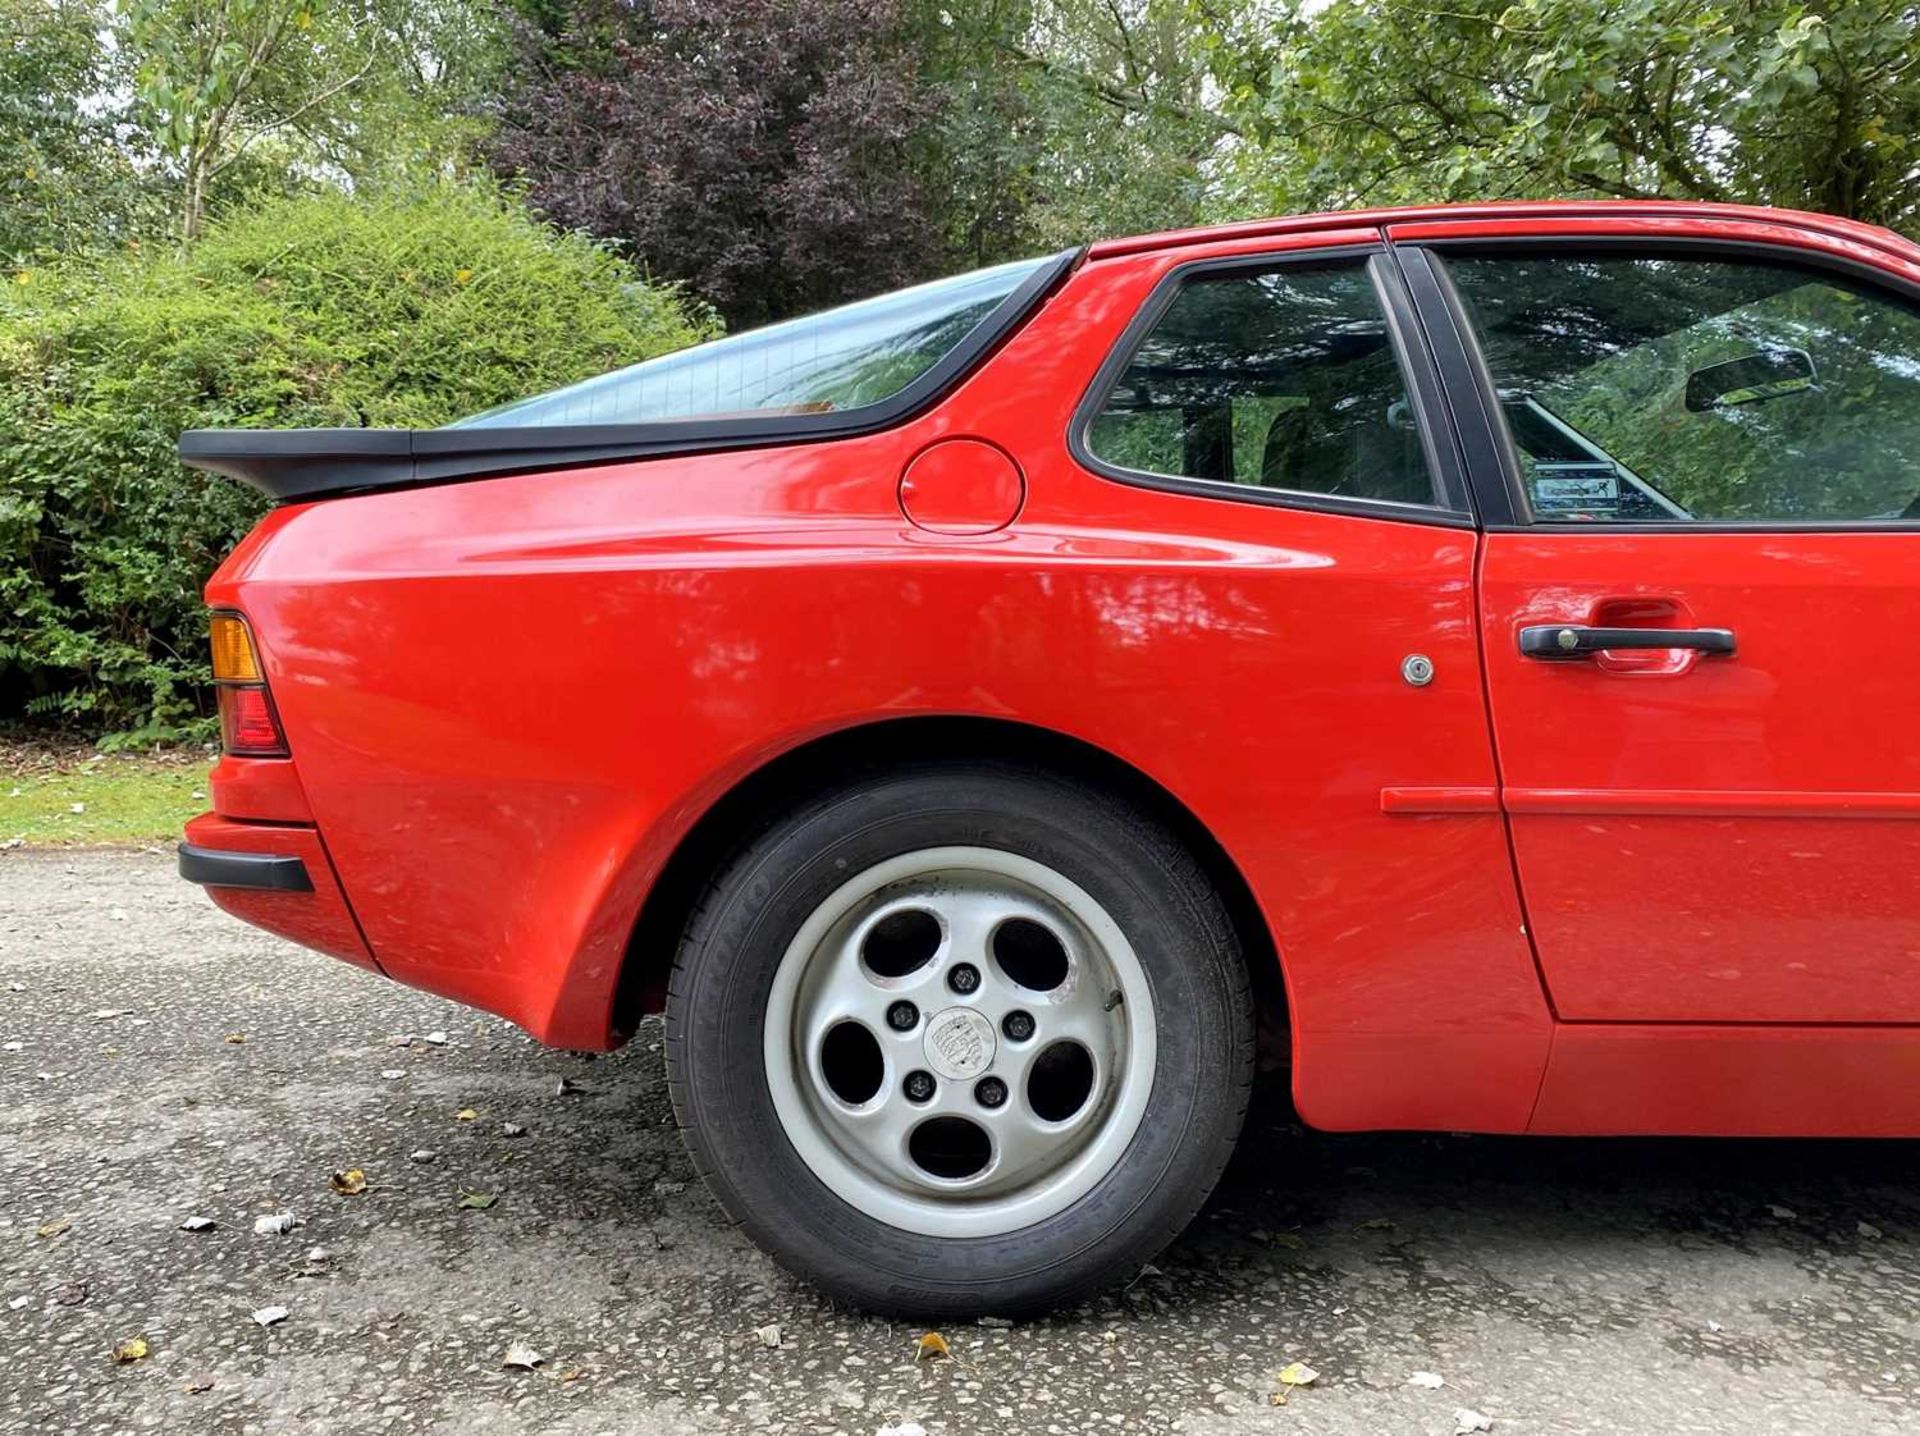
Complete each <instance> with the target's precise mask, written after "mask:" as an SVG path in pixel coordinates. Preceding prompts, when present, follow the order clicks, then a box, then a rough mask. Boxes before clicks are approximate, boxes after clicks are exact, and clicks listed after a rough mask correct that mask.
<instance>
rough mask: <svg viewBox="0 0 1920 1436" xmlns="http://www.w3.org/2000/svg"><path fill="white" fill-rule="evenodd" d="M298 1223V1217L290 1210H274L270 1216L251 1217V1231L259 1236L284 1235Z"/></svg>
mask: <svg viewBox="0 0 1920 1436" xmlns="http://www.w3.org/2000/svg"><path fill="white" fill-rule="evenodd" d="M299 1225H300V1218H298V1217H296V1216H295V1215H294V1214H293V1213H292V1212H275V1213H273V1215H271V1216H266V1217H255V1218H254V1219H253V1233H254V1235H255V1236H261V1237H279V1236H285V1235H286V1234H287V1233H288V1232H290V1231H292V1230H293V1229H294V1228H295V1227H297V1226H299Z"/></svg>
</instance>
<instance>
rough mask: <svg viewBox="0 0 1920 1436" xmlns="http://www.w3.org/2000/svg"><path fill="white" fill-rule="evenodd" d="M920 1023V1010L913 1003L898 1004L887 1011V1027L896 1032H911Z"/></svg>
mask: <svg viewBox="0 0 1920 1436" xmlns="http://www.w3.org/2000/svg"><path fill="white" fill-rule="evenodd" d="M919 1023H920V1009H919V1008H917V1007H915V1006H914V1005H913V1004H912V1003H911V1002H896V1003H894V1004H893V1006H891V1007H889V1008H888V1009H887V1026H889V1027H891V1028H892V1029H893V1030H894V1031H895V1032H911V1031H913V1029H914V1028H915V1027H917V1026H918V1025H919Z"/></svg>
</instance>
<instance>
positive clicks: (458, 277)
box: [453, 269, 473, 284]
mask: <svg viewBox="0 0 1920 1436" xmlns="http://www.w3.org/2000/svg"><path fill="white" fill-rule="evenodd" d="M472 278H473V271H472V270H471V269H456V270H454V272H453V282H454V283H455V284H465V283H466V282H467V281H468V280H469V279H472Z"/></svg>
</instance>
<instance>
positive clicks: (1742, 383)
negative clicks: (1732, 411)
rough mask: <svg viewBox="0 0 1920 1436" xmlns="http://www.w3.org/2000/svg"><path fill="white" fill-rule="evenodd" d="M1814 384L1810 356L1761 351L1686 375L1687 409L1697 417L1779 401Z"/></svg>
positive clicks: (1801, 351) (1780, 350) (1801, 352)
mask: <svg viewBox="0 0 1920 1436" xmlns="http://www.w3.org/2000/svg"><path fill="white" fill-rule="evenodd" d="M1813 381H1814V373H1813V356H1812V355H1811V354H1809V353H1807V351H1806V350H1804V349H1788V348H1784V347H1782V348H1778V349H1763V350H1759V351H1758V352H1756V353H1753V354H1744V355H1742V356H1741V357H1740V358H1738V359H1728V360H1725V361H1723V362H1722V363H1719V364H1709V365H1707V366H1706V367H1705V368H1704V369H1695V370H1694V371H1693V372H1692V373H1691V374H1689V375H1687V409H1688V411H1689V412H1691V413H1695V414H1699V413H1704V412H1705V411H1706V410H1708V409H1726V408H1730V407H1732V406H1733V405H1735V404H1755V403H1758V402H1759V401H1760V400H1762V399H1778V398H1781V397H1782V396H1784V395H1787V394H1798V393H1800V392H1801V391H1802V390H1804V389H1811V388H1812V387H1813Z"/></svg>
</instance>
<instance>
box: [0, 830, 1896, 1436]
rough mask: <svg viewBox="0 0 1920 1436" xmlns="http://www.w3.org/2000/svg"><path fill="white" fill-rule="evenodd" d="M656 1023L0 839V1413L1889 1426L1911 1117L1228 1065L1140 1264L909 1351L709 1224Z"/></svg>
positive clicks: (279, 1423) (906, 1332) (167, 880)
mask: <svg viewBox="0 0 1920 1436" xmlns="http://www.w3.org/2000/svg"><path fill="white" fill-rule="evenodd" d="M429 1034H432V1035H435V1036H439V1035H442V1034H444V1042H443V1043H435V1042H431V1041H428V1040H427V1039H428V1036H429ZM409 1035H410V1036H411V1038H412V1042H411V1045H406V1046H401V1045H396V1042H395V1039H396V1038H400V1037H405V1036H409ZM242 1039H244V1040H242ZM659 1044H660V1034H659V1028H658V1026H657V1024H649V1025H648V1026H646V1027H645V1028H643V1029H642V1031H641V1034H640V1037H639V1038H638V1040H637V1041H635V1042H634V1043H633V1044H632V1046H631V1047H630V1048H629V1049H628V1050H627V1051H625V1052H622V1053H620V1054H618V1055H616V1056H613V1057H602V1058H600V1059H598V1060H590V1059H587V1058H583V1057H580V1056H574V1055H569V1054H565V1053H559V1052H549V1051H544V1050H542V1049H540V1048H539V1047H536V1046H535V1045H534V1044H533V1043H531V1042H530V1041H528V1040H527V1039H526V1038H525V1037H524V1036H522V1035H521V1034H520V1033H518V1032H517V1031H515V1030H514V1029H513V1028H511V1027H509V1026H508V1025H507V1024H505V1023H503V1022H500V1021H498V1020H496V1019H494V1018H490V1017H485V1016H481V1015H479V1014H477V1013H473V1012H469V1011H465V1010H462V1009H459V1008H456V1007H453V1006H451V1005H449V1004H447V1003H444V1002H441V1001H439V1000H437V999H434V998H431V997H426V996H424V995H421V994H418V993H412V992H407V991H404V990H402V989H401V988H398V987H395V986H392V985H391V984H389V983H386V982H384V981H382V980H380V979H378V978H375V977H373V976H371V975H369V974H365V973H361V972H358V971H356V970H354V969H351V968H349V967H346V966H345V965H342V964H339V963H336V962H333V961H331V960H329V959H327V958H324V957H320V956H317V955H314V954H311V953H306V952H302V951H299V950H297V949H294V948H292V947H289V946H286V945H285V944H283V943H280V942H278V941H276V940H275V939H272V938H269V937H266V936H265V935H263V934H260V933H256V932H253V931H251V930H249V929H247V928H245V927H243V926H241V925H240V924H239V923H237V922H234V921H232V920H230V919H228V918H226V917H224V916H222V915H221V914H219V913H218V912H216V911H215V910H214V909H213V908H212V907H211V906H210V905H209V904H208V903H207V902H206V900H205V899H204V898H203V897H202V896H201V895H200V894H199V893H198V892H196V891H195V890H193V889H191V888H189V887H186V886H185V885H183V884H181V883H179V882H178V881H177V880H176V879H175V878H174V877H173V875H172V863H171V859H170V857H169V856H168V855H165V854H161V853H157V852H156V853H66V854H32V853H22V852H12V853H0V1049H3V1050H0V1432H20V1431H32V1432H59V1433H82V1432H122V1431H140V1430H147V1429H154V1430H162V1431H166V1432H169V1433H194V1436H197V1434H198V1433H202V1432H221V1433H225V1432H231V1433H252V1432H272V1431H316V1432H317V1431H327V1432H341V1433H354V1436H360V1433H370V1432H434V1433H445V1436H485V1433H491V1432H542V1433H545V1432H552V1433H580V1436H587V1433H598V1432H609V1433H629V1432H632V1433H638V1432H660V1433H681V1432H687V1433H696V1432H697V1433H707V1432H742V1431H762V1430H765V1431H775V1432H847V1433H853V1436H874V1433H876V1432H879V1431H881V1430H882V1429H883V1428H887V1427H892V1428H894V1429H895V1430H896V1431H898V1430H900V1429H901V1428H903V1427H904V1428H905V1429H906V1430H907V1431H908V1432H909V1433H911V1431H912V1426H911V1425H909V1424H908V1423H913V1424H917V1425H918V1426H919V1427H921V1428H922V1429H923V1430H924V1431H925V1432H926V1433H927V1436H962V1433H973V1432H982V1433H1026V1432H1035V1433H1068V1432H1103V1433H1104V1432H1115V1431H1133V1432H1137V1431H1179V1432H1190V1433H1214V1432H1256V1433H1266V1432H1285V1433H1323V1432H1351V1433H1369V1436H1372V1433H1415V1436H1418V1433H1437V1436H1445V1433H1451V1432H1453V1431H1455V1430H1456V1428H1457V1427H1458V1426H1460V1425H1461V1424H1462V1423H1461V1420H1460V1418H1459V1416H1458V1415H1457V1414H1456V1413H1459V1412H1462V1411H1468V1412H1473V1413H1479V1414H1480V1415H1482V1416H1484V1417H1486V1418H1488V1419H1489V1420H1490V1422H1491V1429H1492V1430H1493V1432H1495V1433H1498V1436H1519V1433H1527V1432H1535V1433H1540V1432H1627V1433H1640V1432H1661V1433H1679V1432H1738V1433H1741V1436H1752V1433H1757V1432H1775V1431H1780V1432H1787V1431H1792V1432H1821V1433H1845V1436H1856V1433H1878V1432H1889V1433H1890V1432H1895V1431H1904V1432H1909V1433H1910V1432H1914V1431H1916V1430H1920V1191H1917V1190H1916V1182H1915V1178H1916V1176H1917V1175H1920V1152H1917V1150H1916V1146H1915V1144H1913V1143H1883V1144H1853V1143H1815V1142H1804V1143H1730V1142H1705V1141H1700V1142H1586V1141H1583V1142H1568V1141H1544V1140H1536V1141H1521V1140H1495V1139H1488V1138H1465V1137H1436V1136H1403V1135H1393V1136H1366V1137H1352V1136H1345V1137H1334V1136H1323V1135H1319V1134H1314V1133H1309V1132H1304V1131H1302V1130H1300V1129H1299V1128H1298V1127H1297V1125H1295V1124H1294V1122H1293V1121H1292V1118H1291V1116H1290V1114H1289V1112H1288V1111H1287V1108H1286V1103H1285V1098H1284V1092H1281V1091H1270V1092H1267V1093H1265V1094H1264V1095H1263V1097H1262V1099H1261V1100H1260V1101H1259V1102H1257V1104H1256V1108H1255V1112H1254V1116H1253V1119H1252V1123H1251V1125H1250V1127H1249V1130H1248V1133H1247V1136H1246V1138H1245V1140H1244V1141H1243V1144H1242V1149H1241V1151H1242V1155H1241V1157H1240V1158H1239V1159H1238V1160H1237V1161H1236V1164H1235V1166H1234V1168H1233V1170H1232V1172H1231V1173H1230V1174H1229V1176H1228V1178H1227V1180H1226V1182H1225V1183H1224V1184H1223V1186H1222V1188H1221V1190H1220V1191H1219V1193H1218V1194H1217V1195H1216V1197H1215V1199H1214V1201H1213V1203H1212V1204H1211V1205H1210V1207H1209V1208H1208V1209H1207V1211H1206V1212H1205V1213H1204V1214H1203V1215H1202V1217H1201V1218H1200V1220H1199V1221H1198V1222H1196V1223H1195V1225H1194V1227H1193V1229H1192V1230H1191V1231H1190V1232H1189V1233H1188V1234H1187V1236H1186V1237H1185V1238H1184V1239H1183V1240H1182V1241H1180V1242H1179V1243H1178V1244H1177V1245H1176V1246H1175V1247H1174V1248H1172V1249H1171V1250H1170V1251H1169V1252H1167V1253H1166V1255H1165V1256H1163V1257H1162V1258H1161V1259H1160V1260H1159V1261H1158V1262H1157V1263H1156V1264H1155V1269H1153V1270H1150V1271H1149V1272H1148V1273H1146V1274H1145V1275H1144V1276H1143V1277H1142V1278H1141V1279H1140V1280H1139V1281H1137V1282H1136V1283H1135V1284H1134V1285H1132V1286H1131V1287H1130V1288H1128V1289H1127V1290H1126V1291H1124V1292H1121V1293H1118V1294H1116V1295H1114V1296H1111V1297H1108V1298H1104V1299H1102V1300H1100V1301H1098V1302H1096V1303H1094V1304H1092V1305H1090V1306H1087V1307H1084V1308H1081V1309H1078V1310H1074V1311H1068V1312H1063V1313H1061V1314H1059V1315H1057V1316H1055V1317H1053V1318H1051V1319H1049V1320H1046V1321H1041V1322H1035V1323H1030V1324H1023V1325H1019V1326H1012V1327H1009V1326H1005V1325H1000V1324H991V1325H989V1324H982V1325H978V1326H975V1325H966V1326H961V1327H957V1328H953V1329H949V1330H946V1331H945V1332H944V1333H943V1334H944V1336H945V1339H946V1341H947V1343H948V1345H949V1348H950V1351H951V1357H950V1359H946V1360H932V1361H916V1360H915V1353H916V1343H917V1342H918V1339H919V1337H920V1336H921V1329H920V1328H918V1327H914V1326H911V1325H907V1324H903V1323H900V1322H891V1321H880V1320H875V1319H871V1318H868V1317H864V1316H861V1315H859V1314H857V1313H852V1312H848V1311H844V1310H837V1309H834V1308H833V1307H831V1306H829V1305H828V1304H826V1303H825V1302H823V1301H821V1300H820V1299H819V1298H817V1297H815V1296H814V1295H813V1294H812V1293H811V1292H810V1291H809V1290H808V1289H807V1288H806V1287H805V1286H803V1285H801V1284H799V1283H797V1282H795V1281H793V1280H792V1279H790V1278H788V1277H787V1276H785V1275H784V1274H783V1273H782V1272H780V1271H779V1270H778V1269H777V1268H776V1267H774V1265H773V1264H772V1263H771V1262H769V1261H768V1260H767V1259H766V1258H764V1257H762V1256H761V1255H760V1254H759V1253H758V1252H757V1251H756V1250H754V1248H752V1247H751V1246H750V1245H748V1243H747V1242H746V1241H745V1240H744V1239H743V1238H741V1237H740V1236H739V1235H738V1234H737V1233H736V1232H734V1231H733V1230H732V1228H731V1227H730V1226H729V1225H728V1224H727V1222H726V1221H725V1220H724V1219H723V1218H722V1216H721V1214H720V1212H719V1210H718V1208H717V1207H716V1206H715V1204H714V1203H713V1202H712V1201H711V1200H709V1199H708V1197H707V1196H706V1194H705V1192H704V1191H703V1190H702V1189H701V1187H700V1185H699V1183H698V1182H697V1181H696V1180H695V1179H694V1177H693V1174H692V1171H691V1169H690V1168H689V1165H688V1163H687V1160H686V1158H685V1157H684V1156H683V1155H682V1153H681V1149H680V1145H679V1140H678V1138H677V1136H676V1135H675V1133H674V1130H673V1126H672V1120H671V1117H670V1114H669V1111H668V1107H667V1101H666V1094H665V1090H664V1083H663V1080H662V1076H661V1061H660V1045H659ZM561 1079H565V1081H566V1083H567V1084H568V1086H569V1088H570V1090H568V1091H566V1092H564V1093H561V1092H559V1091H558V1090H557V1088H558V1086H559V1083H560V1081H561ZM509 1124H511V1126H512V1128H515V1129H524V1131H521V1132H519V1133H518V1134H517V1135H515V1134H513V1133H512V1131H511V1130H510V1127H509ZM428 1154H430V1155H428ZM355 1168H358V1169H361V1170H362V1171H363V1172H364V1173H365V1180H366V1190H365V1191H363V1192H360V1193H359V1194H357V1195H344V1196H343V1195H339V1194H337V1193H335V1192H334V1191H333V1190H331V1189H330V1187H329V1179H330V1177H331V1176H332V1174H334V1173H336V1172H339V1173H347V1172H350V1171H351V1170H352V1169H355ZM348 1185H352V1183H351V1182H349V1183H348ZM463 1196H464V1197H467V1199H468V1201H469V1203H470V1204H469V1205H467V1206H462V1205H461V1202H462V1198H463ZM489 1197H491V1199H492V1200H491V1203H490V1204H489V1205H485V1206H481V1205H478V1203H480V1202H484V1201H486V1199H487V1198H489ZM283 1211H291V1212H292V1213H294V1214H295V1215H296V1216H297V1217H298V1218H299V1219H300V1221H301V1225H300V1226H299V1227H298V1228H296V1229H295V1230H293V1231H291V1232H288V1233H285V1234H283V1235H270V1234H257V1233H256V1232H255V1230H254V1222H255V1219H256V1218H257V1217H260V1216H263V1215H271V1214H274V1213H278V1212H283ZM193 1217H206V1218H211V1219H212V1221H213V1222H214V1223H215V1225H213V1226H212V1227H210V1228H208V1229H206V1230H201V1231H186V1230H182V1229H181V1223H182V1222H183V1221H184V1220H186V1219H188V1218H193ZM316 1248H318V1249H320V1250H319V1251H316V1250H315V1249H316ZM269 1308H281V1309H284V1312H285V1317H284V1319H283V1320H279V1321H277V1322H275V1323H274V1324H272V1325H261V1324H259V1322H257V1321H256V1319H255V1315H254V1314H255V1313H256V1312H260V1313H263V1314H264V1315H265V1316H268V1317H270V1316H272V1315H273V1313H272V1312H271V1311H269V1310H268V1309H269ZM768 1327H775V1328H778V1330H777V1334H776V1333H773V1332H768V1333H766V1335H765V1336H763V1335H761V1334H760V1330H761V1329H762V1328H768ZM768 1337H774V1338H775V1339H777V1342H778V1344H777V1346H776V1345H769V1344H768V1340H767V1338H768ZM134 1338H140V1339H143V1340H144V1341H145V1343H146V1349H147V1355H145V1356H144V1357H141V1358H139V1359H135V1360H131V1361H128V1362H125V1363H124V1364H116V1363H115V1361H114V1360H113V1359H112V1353H113V1352H114V1350H115V1348H116V1347H118V1346H121V1345H122V1344H123V1343H126V1342H129V1341H131V1340H132V1339H134ZM515 1344H520V1345H523V1346H525V1347H527V1348H530V1349H531V1351H532V1352H533V1353H537V1354H538V1355H540V1356H541V1357H543V1358H544V1359H543V1360H542V1361H541V1362H540V1363H539V1364H538V1365H537V1366H534V1367H532V1368H522V1367H508V1366H503V1365H502V1359H503V1357H504V1356H505V1355H506V1354H507V1352H508V1351H509V1349H510V1348H511V1347H513V1346H514V1345H515ZM1294 1361H1304V1362H1306V1363H1307V1364H1308V1365H1309V1366H1311V1367H1312V1368H1313V1369H1314V1370H1315V1371H1317V1372H1318V1373H1319V1374H1318V1378H1317V1380H1316V1381H1315V1382H1314V1383H1313V1384H1312V1385H1311V1386H1308V1387H1304V1388H1293V1389H1291V1391H1290V1394H1288V1396H1287V1400H1286V1404H1285V1405H1275V1404H1273V1401H1272V1398H1273V1395H1274V1393H1275V1392H1276V1391H1277V1390H1279V1389H1280V1388H1279V1386H1278V1385H1277V1376H1278V1373H1279V1372H1280V1370H1281V1369H1282V1368H1283V1367H1285V1366H1286V1365H1287V1364H1288V1363H1289V1362H1294ZM1415 1372H1424V1373H1431V1374H1433V1375H1435V1376H1438V1377H1440V1378H1441V1379H1442V1381H1443V1382H1444V1385H1441V1386H1438V1387H1434V1386H1432V1385H1431V1384H1428V1385H1421V1384H1416V1383H1415V1382H1413V1381H1411V1380H1410V1379H1409V1378H1410V1377H1411V1376H1412V1374H1413V1373H1415ZM1466 1424H1469V1425H1471V1424H1472V1422H1471V1421H1469V1422H1467V1423H1466Z"/></svg>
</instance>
